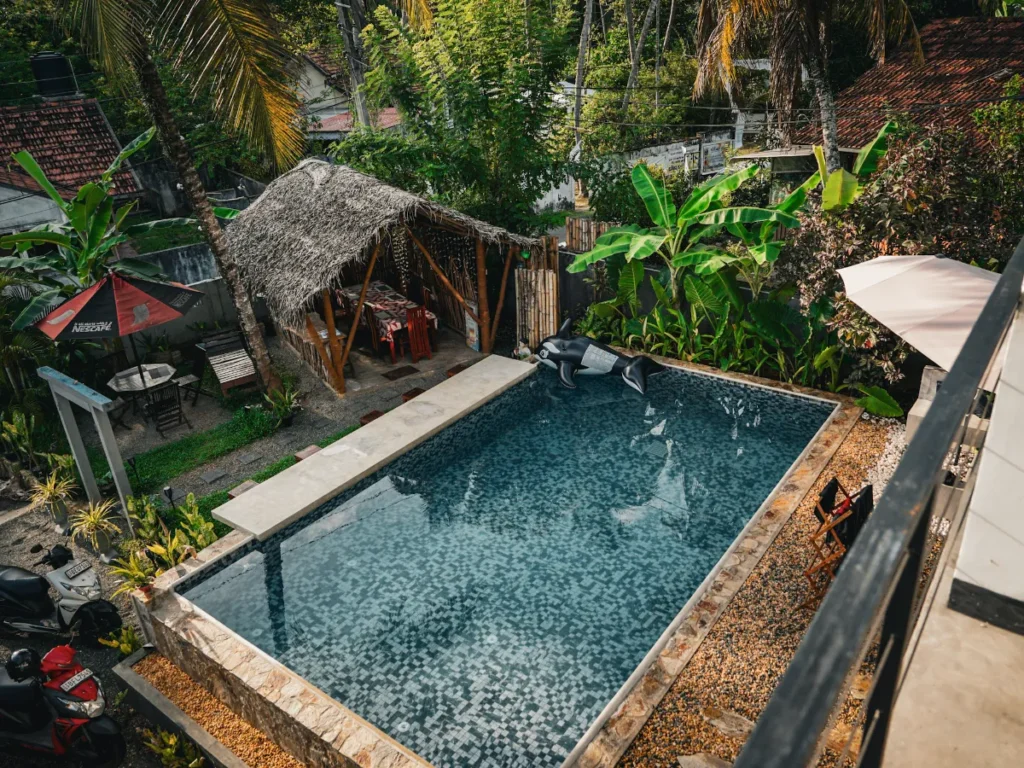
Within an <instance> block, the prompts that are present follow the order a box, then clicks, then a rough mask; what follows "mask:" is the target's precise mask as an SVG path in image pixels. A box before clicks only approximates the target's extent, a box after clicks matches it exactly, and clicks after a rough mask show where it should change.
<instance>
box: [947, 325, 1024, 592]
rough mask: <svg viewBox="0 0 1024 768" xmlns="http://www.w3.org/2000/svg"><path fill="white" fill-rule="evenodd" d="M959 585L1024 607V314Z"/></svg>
mask: <svg viewBox="0 0 1024 768" xmlns="http://www.w3.org/2000/svg"><path fill="white" fill-rule="evenodd" d="M1006 344H1007V354H1006V362H1005V364H1004V366H1003V372H1002V377H1001V378H1000V381H999V384H998V385H997V388H996V400H995V405H994V406H993V410H992V419H991V422H990V425H989V429H988V437H987V438H986V440H985V447H984V449H983V451H982V455H981V463H980V466H979V468H978V479H977V484H976V485H975V488H974V495H973V497H972V498H971V502H970V506H969V507H968V512H967V521H966V524H965V528H964V535H963V544H962V546H961V548H960V556H959V558H958V560H957V565H956V576H955V577H956V579H958V580H960V581H962V582H965V583H967V584H970V585H973V586H976V587H982V588H984V589H987V590H989V591H990V592H995V593H996V594H999V595H1003V596H1004V597H1009V598H1012V599H1014V600H1020V601H1024V442H1022V441H1021V436H1022V435H1024V312H1021V311H1020V310H1018V313H1017V317H1016V320H1015V321H1014V325H1013V328H1011V330H1010V335H1009V338H1008V339H1007V342H1006Z"/></svg>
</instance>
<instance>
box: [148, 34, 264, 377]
mask: <svg viewBox="0 0 1024 768" xmlns="http://www.w3.org/2000/svg"><path fill="white" fill-rule="evenodd" d="M132 63H133V65H134V66H133V68H134V69H135V74H136V76H137V77H138V80H139V85H140V86H141V88H142V95H143V99H144V100H145V102H146V108H147V109H148V110H149V113H150V115H151V116H152V117H153V121H154V123H155V124H156V130H157V135H158V136H159V137H160V143H161V144H162V145H163V148H164V152H165V153H166V155H167V158H168V160H170V161H171V165H173V166H174V170H175V171H177V173H178V177H179V178H180V179H181V183H182V186H183V187H184V191H185V196H186V197H187V198H188V201H189V204H190V205H191V206H192V211H193V213H194V215H195V217H196V219H198V220H199V226H200V228H201V229H202V232H203V236H204V237H205V238H206V242H207V243H209V245H210V250H211V251H213V258H214V260H215V261H216V263H217V269H218V270H219V272H220V275H221V277H222V278H224V282H225V284H226V285H227V286H228V288H229V289H230V291H231V298H232V300H233V302H234V305H235V310H236V311H237V312H238V322H239V325H240V326H241V328H242V333H243V334H245V339H246V341H247V342H248V344H249V349H250V350H251V351H252V354H253V357H254V358H255V359H256V370H257V372H258V373H259V376H260V380H261V381H262V382H263V385H264V386H265V387H269V388H270V389H278V388H280V385H281V381H280V379H279V378H278V376H277V374H275V373H274V369H273V366H272V365H271V363H270V353H269V352H268V351H267V345H266V342H265V341H264V340H263V334H262V333H260V328H259V324H258V323H257V322H256V313H255V312H254V311H253V308H252V302H251V301H250V299H249V294H248V292H247V291H246V290H245V285H244V284H243V282H242V279H241V276H240V275H239V273H238V265H237V264H236V263H235V260H234V258H233V257H232V256H231V253H230V251H229V250H228V246H227V242H226V241H225V239H224V230H223V229H221V226H220V223H219V222H218V221H217V217H216V216H215V215H214V213H213V205H211V203H210V200H209V198H208V197H207V196H206V189H205V188H204V187H203V182H202V179H200V178H199V172H198V171H196V167H195V164H194V163H193V162H192V154H191V153H190V152H189V149H188V145H186V144H185V140H184V138H182V135H181V131H180V130H178V126H177V123H176V121H175V120H174V116H173V114H172V113H171V107H170V103H169V102H168V100H167V92H166V91H165V90H164V84H163V81H162V80H161V79H160V73H159V71H158V70H157V67H156V62H154V61H153V57H152V55H151V53H150V50H149V46H148V44H147V42H146V41H145V39H142V40H141V41H140V42H139V48H138V52H137V54H136V55H135V57H134V60H133V62H132Z"/></svg>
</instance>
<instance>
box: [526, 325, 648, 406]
mask: <svg viewBox="0 0 1024 768" xmlns="http://www.w3.org/2000/svg"><path fill="white" fill-rule="evenodd" d="M571 328H572V318H569V319H568V320H566V321H565V322H564V323H562V327H561V328H559V329H558V333H557V334H555V335H554V336H549V337H548V338H546V339H544V341H542V342H541V343H540V349H539V350H537V356H538V357H539V358H540V361H541V362H542V363H544V364H546V365H550V366H551V367H552V368H555V369H556V370H557V371H558V379H559V380H560V381H561V382H562V385H563V386H565V387H568V388H569V389H576V381H575V377H576V374H577V372H579V373H583V374H591V373H619V374H621V375H622V380H623V381H624V382H626V383H627V384H628V385H629V386H631V387H632V388H633V389H635V390H636V391H637V392H639V393H640V394H645V393H646V392H647V377H648V376H653V375H654V374H656V373H661V372H662V371H664V370H665V366H663V365H662V364H661V363H658V362H656V361H654V360H651V358H649V357H644V356H642V355H638V356H636V357H628V356H626V355H620V354H619V353H618V352H616V351H615V350H614V349H612V348H611V347H607V346H605V345H604V344H602V343H600V342H598V341H594V340H593V339H588V338H587V337H586V336H571V335H570V334H569V330H570V329H571Z"/></svg>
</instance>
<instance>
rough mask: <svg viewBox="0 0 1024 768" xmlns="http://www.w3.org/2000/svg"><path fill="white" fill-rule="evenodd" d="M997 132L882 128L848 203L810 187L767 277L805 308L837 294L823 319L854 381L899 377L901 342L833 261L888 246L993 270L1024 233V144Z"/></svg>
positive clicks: (856, 258)
mask: <svg viewBox="0 0 1024 768" xmlns="http://www.w3.org/2000/svg"><path fill="white" fill-rule="evenodd" d="M1000 114H1002V113H1000ZM986 119H991V113H989V116H988V117H986V118H979V120H982V123H983V124H984V120H986ZM1004 124H1005V121H1004ZM1001 135H1002V136H1003V139H1004V144H1003V145H1001V146H999V145H996V144H993V143H986V142H979V141H978V140H977V139H976V138H973V137H968V136H967V135H965V134H963V133H961V132H958V131H956V130H953V129H948V128H940V127H925V128H910V129H907V130H906V131H905V132H903V133H901V134H893V135H891V136H889V137H888V144H889V147H888V151H887V152H886V153H885V155H884V157H880V158H879V159H878V162H877V164H876V170H875V171H874V172H873V173H872V174H871V175H870V178H869V179H867V180H862V181H861V184H860V185H859V188H858V190H857V194H856V195H855V197H854V198H853V199H851V200H849V201H848V203H847V204H846V205H843V206H840V207H838V208H832V209H830V208H828V207H827V202H826V200H825V198H824V195H823V194H822V193H821V192H819V191H817V190H813V191H811V192H810V193H809V196H808V201H807V204H806V207H805V210H804V213H803V215H802V217H801V227H800V229H799V231H798V232H797V233H796V234H795V236H794V237H793V239H792V241H791V242H790V244H789V246H788V247H787V249H786V254H785V257H784V258H783V259H781V260H780V261H779V264H778V265H777V269H776V271H775V276H774V284H775V285H783V284H792V285H795V286H796V287H797V289H798V296H799V299H800V303H801V306H803V307H805V308H806V307H809V306H810V305H811V304H814V303H815V302H822V301H830V302H834V311H833V313H832V316H831V318H830V321H829V327H830V328H831V329H832V330H834V331H835V333H836V335H837V339H838V342H839V344H840V345H841V346H842V349H843V352H844V354H845V356H846V361H847V365H848V366H849V368H850V374H849V378H850V379H851V380H852V381H864V382H867V383H881V382H884V381H887V382H895V381H898V380H900V379H901V378H902V376H903V374H902V370H901V366H902V363H903V361H904V360H905V359H906V356H907V351H908V350H907V347H906V345H905V344H904V343H903V342H902V341H901V340H900V339H899V338H898V337H896V336H895V335H894V334H892V333H891V332H890V331H888V330H887V329H886V328H884V327H883V326H881V325H879V324H878V323H876V322H875V321H874V320H873V319H872V318H871V317H870V316H868V315H866V314H865V313H864V312H863V311H861V310H860V309H859V308H858V307H856V306H855V305H853V304H852V303H851V302H849V301H847V300H846V299H845V297H844V295H843V293H842V292H843V283H842V280H841V278H840V277H839V274H838V271H837V270H839V269H841V268H843V267H849V266H853V265H854V264H859V263H861V262H863V261H867V260H870V259H873V258H875V257H877V256H879V255H887V254H888V255H894V254H905V255H918V254H944V255H945V256H947V257H949V258H953V259H956V260H958V261H962V262H965V263H972V264H976V265H978V266H982V267H984V268H987V269H995V270H999V269H1001V268H1002V266H1003V265H1004V264H1005V263H1006V261H1007V260H1008V259H1009V257H1010V256H1011V254H1012V253H1013V249H1014V247H1015V246H1016V244H1017V241H1018V240H1019V238H1020V237H1021V235H1022V234H1024V162H1022V161H1024V154H1022V153H1021V150H1020V149H1018V148H1015V147H1014V146H1013V143H1012V141H1011V140H1009V139H1008V138H1007V136H1011V135H1012V131H1006V132H1005V133H1004V134H1001ZM1014 179H1017V180H1019V182H1021V183H1017V182H1016V181H1014ZM1008 182H1010V183H1008Z"/></svg>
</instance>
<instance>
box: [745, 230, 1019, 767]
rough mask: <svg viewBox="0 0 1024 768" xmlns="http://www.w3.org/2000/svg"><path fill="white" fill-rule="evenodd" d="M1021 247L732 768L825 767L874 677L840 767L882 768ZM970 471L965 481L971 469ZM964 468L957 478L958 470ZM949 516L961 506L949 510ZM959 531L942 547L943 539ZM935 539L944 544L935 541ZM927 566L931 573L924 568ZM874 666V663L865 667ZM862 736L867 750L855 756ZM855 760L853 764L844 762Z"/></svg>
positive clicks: (1004, 328)
mask: <svg viewBox="0 0 1024 768" xmlns="http://www.w3.org/2000/svg"><path fill="white" fill-rule="evenodd" d="M1022 279H1024V240H1021V242H1020V243H1019V244H1018V245H1017V248H1016V250H1015V251H1014V253H1013V257H1012V258H1011V260H1010V262H1009V264H1007V266H1006V269H1005V270H1004V271H1003V274H1002V276H1001V277H1000V279H999V282H998V283H997V284H996V287H995V290H994V291H993V292H992V295H991V297H990V298H989V300H988V303H987V304H986V305H985V308H984V309H983V311H982V313H981V315H980V317H979V318H978V321H977V323H976V324H975V326H974V328H973V330H972V331H971V333H970V335H969V336H968V338H967V341H966V343H965V344H964V348H963V350H962V351H961V353H960V356H959V357H958V358H957V361H956V363H955V364H954V365H953V369H952V370H951V371H950V372H949V375H948V376H947V377H946V379H945V380H944V381H943V382H942V386H941V388H940V390H939V392H938V394H937V395H936V397H935V399H934V401H933V402H932V405H931V407H930V408H929V411H928V414H927V415H926V417H925V418H924V420H923V421H922V423H921V425H920V426H919V428H918V431H917V433H916V434H915V436H914V438H913V440H912V441H911V443H910V445H909V446H908V447H907V450H906V452H905V454H904V456H903V459H902V461H901V462H900V464H899V466H898V467H897V468H896V471H895V473H894V474H893V477H892V479H891V480H890V482H889V484H888V486H887V487H886V489H885V492H884V494H883V495H882V498H881V499H880V501H879V503H878V506H877V508H876V509H875V511H874V512H873V513H872V515H871V516H870V517H869V518H868V522H867V523H866V524H865V526H864V529H863V530H862V531H861V533H860V535H859V536H858V537H857V541H856V543H855V544H854V545H853V547H852V548H851V549H850V551H849V553H848V554H847V556H846V559H845V562H844V563H843V566H842V568H841V569H840V571H839V573H838V574H837V576H836V579H835V581H834V583H833V584H832V586H831V588H830V589H829V592H828V594H827V595H826V597H825V599H824V600H823V601H822V603H821V606H820V608H819V609H818V612H817V614H816V615H815V617H814V619H813V621H812V622H811V625H810V627H809V628H808V630H807V634H806V635H805V636H804V639H803V641H802V642H801V644H800V647H799V648H798V649H797V653H796V655H795V656H794V658H793V661H792V663H791V664H790V666H789V668H788V669H787V671H786V673H785V675H784V676H783V677H782V679H781V681H780V682H779V685H778V687H777V688H776V689H775V692H774V694H773V695H772V698H771V700H770V701H769V702H768V705H767V707H766V708H765V710H764V712H762V714H761V716H760V718H759V719H758V721H757V726H756V727H755V729H754V731H753V733H752V734H751V736H750V738H749V739H748V740H747V743H746V745H745V746H744V748H743V750H742V752H741V753H740V755H739V757H738V759H737V760H736V763H735V768H805V767H809V766H813V765H816V764H817V761H818V759H819V758H820V756H821V752H822V750H823V749H824V745H825V741H826V737H827V736H828V734H829V731H830V729H831V727H832V725H833V724H834V713H835V712H836V711H837V709H838V708H839V707H841V706H842V705H843V704H844V703H845V702H846V700H847V695H848V693H849V690H850V685H851V683H852V681H853V679H854V677H855V676H856V675H857V674H859V673H865V672H866V673H868V674H870V675H871V685H870V687H869V688H868V694H867V697H866V698H865V700H864V701H863V702H862V704H861V708H860V712H859V716H860V719H859V720H858V721H857V723H856V726H857V727H855V728H854V729H853V734H851V738H850V739H849V740H848V742H847V744H846V749H845V750H844V752H843V754H842V755H841V756H840V760H839V762H838V763H837V764H838V765H840V766H844V765H850V764H854V765H857V766H862V767H866V768H880V767H881V765H882V760H883V756H884V752H885V743H886V738H887V735H888V730H889V723H890V719H891V716H892V712H893V708H894V706H895V703H896V699H897V697H898V695H899V689H900V685H901V682H902V677H901V675H902V674H903V673H904V672H905V669H906V666H907V662H908V661H909V659H910V658H912V656H913V651H914V648H915V644H914V643H913V642H912V641H913V638H914V629H915V626H916V625H917V624H918V622H919V618H920V616H921V614H922V613H923V612H926V611H927V610H928V609H930V606H931V602H930V600H933V599H934V595H935V589H934V587H935V586H937V583H936V584H932V581H933V579H934V576H935V574H938V573H940V572H941V570H942V568H943V567H944V565H945V561H946V558H947V556H948V554H949V552H951V551H952V549H953V547H952V546H950V547H949V552H947V551H946V549H945V547H944V546H943V545H944V544H945V543H947V542H955V541H956V537H957V533H958V530H959V526H960V524H962V520H963V517H964V516H965V510H966V507H967V502H968V500H969V496H970V493H971V491H972V489H973V481H974V477H973V466H974V465H976V463H977V462H976V461H975V460H974V457H976V456H977V451H978V450H980V448H981V447H982V446H981V444H980V442H981V441H983V440H984V433H983V431H982V430H972V432H973V433H974V434H973V435H970V436H971V437H972V439H973V440H974V442H973V443H969V442H968V441H967V437H968V436H969V434H970V433H969V432H968V429H967V427H968V424H969V417H970V416H971V415H972V414H977V413H984V412H985V411H986V410H987V409H988V407H989V406H988V403H989V402H990V400H991V398H990V397H989V396H988V395H987V394H986V393H985V392H984V391H983V390H982V388H981V384H982V382H984V381H985V380H986V376H987V374H988V372H989V371H990V370H991V369H992V367H993V364H994V363H995V362H996V360H997V358H998V356H999V350H1000V349H1001V348H1002V344H1003V341H1004V339H1005V338H1006V336H1007V334H1008V332H1009V329H1010V326H1011V324H1012V323H1013V319H1014V316H1015V314H1016V311H1017V307H1018V304H1019V303H1020V300H1021V283H1022ZM965 464H966V465H969V467H970V470H969V471H968V472H967V473H966V474H965V473H964V472H963V471H961V470H962V467H963V465H965ZM951 465H957V466H952V468H953V469H955V470H957V471H956V472H955V473H951V472H950V471H949V470H950V468H951ZM950 479H954V485H955V487H958V488H963V489H964V491H963V494H962V496H963V498H962V500H960V501H956V497H957V494H953V493H950V494H946V499H947V502H946V505H945V507H946V508H944V509H937V508H936V507H937V506H938V503H937V501H936V490H937V488H938V487H939V486H940V485H941V484H942V483H943V481H946V482H948V481H949V480H950ZM950 507H956V508H955V509H952V511H950V509H949V508H950ZM943 519H945V520H948V521H950V523H949V531H948V534H947V535H945V536H944V537H943V536H942V533H941V532H938V531H937V530H936V529H937V528H938V527H939V523H940V522H941V521H942V520H943ZM937 537H938V538H937ZM929 559H930V564H931V567H930V572H928V573H925V574H923V573H922V566H923V565H924V563H925V562H926V560H929ZM865 658H869V659H870V660H871V661H872V662H873V663H874V668H873V672H872V671H871V664H870V663H869V664H865V663H864V660H865ZM858 733H859V734H860V736H861V743H860V747H859V750H857V749H852V750H851V746H852V744H851V742H853V736H854V735H856V734H858ZM847 760H852V763H851V762H847Z"/></svg>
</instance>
